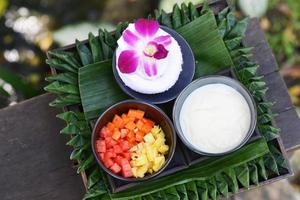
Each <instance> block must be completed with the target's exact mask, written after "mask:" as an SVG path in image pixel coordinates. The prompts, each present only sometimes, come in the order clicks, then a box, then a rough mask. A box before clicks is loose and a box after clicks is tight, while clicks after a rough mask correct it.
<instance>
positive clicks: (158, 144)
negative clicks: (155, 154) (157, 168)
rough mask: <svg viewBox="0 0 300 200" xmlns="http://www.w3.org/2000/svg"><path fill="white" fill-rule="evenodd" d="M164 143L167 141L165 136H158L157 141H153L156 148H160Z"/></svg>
mask: <svg viewBox="0 0 300 200" xmlns="http://www.w3.org/2000/svg"><path fill="white" fill-rule="evenodd" d="M164 143H165V140H164V138H161V137H158V138H157V139H156V140H155V142H154V143H153V146H154V147H155V148H159V147H160V146H162V145H164Z"/></svg>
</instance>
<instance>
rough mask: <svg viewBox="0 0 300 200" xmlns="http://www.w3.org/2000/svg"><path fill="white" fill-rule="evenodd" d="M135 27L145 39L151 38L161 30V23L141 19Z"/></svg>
mask: <svg viewBox="0 0 300 200" xmlns="http://www.w3.org/2000/svg"><path fill="white" fill-rule="evenodd" d="M134 25H135V29H136V31H137V32H138V33H139V34H140V35H141V36H143V37H151V36H153V35H154V34H155V33H156V32H157V31H158V29H159V23H158V22H157V21H156V20H149V19H139V20H137V21H136V22H135V24H134Z"/></svg>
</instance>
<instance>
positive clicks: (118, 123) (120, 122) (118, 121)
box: [112, 115, 125, 128]
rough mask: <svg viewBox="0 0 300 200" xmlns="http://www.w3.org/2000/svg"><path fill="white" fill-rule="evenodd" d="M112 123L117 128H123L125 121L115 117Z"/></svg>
mask: <svg viewBox="0 0 300 200" xmlns="http://www.w3.org/2000/svg"><path fill="white" fill-rule="evenodd" d="M112 123H113V124H114V125H115V126H116V127H117V128H123V127H124V124H125V123H124V121H123V119H122V118H121V117H120V116H119V115H115V116H114V119H113V121H112Z"/></svg>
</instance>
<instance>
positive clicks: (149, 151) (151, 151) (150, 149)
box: [146, 146, 157, 161]
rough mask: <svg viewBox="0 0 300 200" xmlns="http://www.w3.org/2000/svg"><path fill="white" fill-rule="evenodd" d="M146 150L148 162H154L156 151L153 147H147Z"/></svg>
mask: <svg viewBox="0 0 300 200" xmlns="http://www.w3.org/2000/svg"><path fill="white" fill-rule="evenodd" d="M146 150H147V158H148V160H149V161H154V159H155V157H156V156H157V149H156V148H154V147H153V146H148V147H147V148H146Z"/></svg>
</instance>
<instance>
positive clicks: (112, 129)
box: [107, 122, 116, 133]
mask: <svg viewBox="0 0 300 200" xmlns="http://www.w3.org/2000/svg"><path fill="white" fill-rule="evenodd" d="M107 128H108V130H109V131H110V132H112V133H113V132H114V130H115V128H116V126H115V125H114V124H113V123H111V122H109V123H108V124H107Z"/></svg>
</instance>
